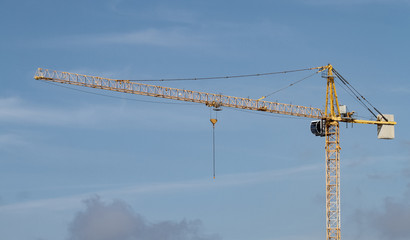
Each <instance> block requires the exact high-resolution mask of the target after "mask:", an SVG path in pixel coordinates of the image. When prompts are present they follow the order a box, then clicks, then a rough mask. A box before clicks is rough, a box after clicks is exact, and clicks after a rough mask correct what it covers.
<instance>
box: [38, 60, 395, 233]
mask: <svg viewBox="0 0 410 240" xmlns="http://www.w3.org/2000/svg"><path fill="white" fill-rule="evenodd" d="M311 69H318V72H323V73H325V75H324V77H325V78H327V87H326V105H325V110H324V111H323V110H322V109H319V108H312V107H305V106H299V105H292V104H285V103H278V102H270V101H262V100H261V99H263V98H261V99H249V98H241V97H232V96H227V95H222V94H213V93H206V92H198V91H191V90H185V89H178V88H169V87H163V86H157V85H149V84H143V83H138V82H134V81H130V80H117V79H109V78H102V77H95V76H88V75H82V74H75V73H68V72H61V71H54V70H48V69H42V68H39V69H38V70H37V72H36V74H35V76H34V78H35V79H36V80H45V81H51V82H57V83H63V84H71V85H77V86H84V87H91V88H98V89H104V90H110V91H117V92H124V93H132V94H138V95H144V96H152V97H160V98H166V99H173V100H179V101H187V102H194V103H202V104H205V105H206V106H208V107H214V108H220V107H232V108H240V109H247V110H254V111H263V112H270V113H276V114H284V115H290V116H297V117H305V118H313V119H319V121H315V122H316V123H317V124H318V126H319V128H318V129H316V128H315V129H316V130H318V131H319V132H318V133H316V135H317V136H322V137H325V142H326V143H325V151H326V239H327V240H340V239H341V232H340V228H341V226H340V225H341V223H340V222H341V218H340V149H341V148H340V133H339V122H350V123H360V124H376V125H377V126H378V131H380V128H382V127H383V126H391V127H393V126H394V125H395V124H396V122H394V121H393V120H390V119H387V118H386V117H385V116H383V115H381V117H380V118H379V117H378V119H377V121H371V120H360V119H354V118H352V117H351V114H352V113H348V114H347V117H346V116H342V114H341V111H340V108H339V103H338V98H337V93H336V87H335V82H334V78H335V76H334V75H333V66H332V65H330V64H329V65H327V66H322V67H316V68H311ZM326 74H327V75H326ZM312 123H313V122H312ZM213 124H214V123H213ZM311 127H312V126H311ZM311 130H312V132H313V129H312V128H311ZM321 131H323V132H321ZM393 136H394V132H393ZM387 138H392V137H387Z"/></svg>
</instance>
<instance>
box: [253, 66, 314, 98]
mask: <svg viewBox="0 0 410 240" xmlns="http://www.w3.org/2000/svg"><path fill="white" fill-rule="evenodd" d="M317 73H319V72H315V73H313V74H311V75H309V76H307V77H304V78H302V79H299V80H297V81H295V82H293V83H291V84H289V85H288V86H286V87H283V88H281V89H279V90H276V91H274V92H271V93H269V94H267V95H265V96H263V97H261V98H259V100H262V99H265V98H267V97H269V96H271V95H273V94H275V93H278V92H280V91H282V90H285V89H287V88H289V87H292V86H294V85H296V84H298V83H300V82H302V81H303V80H306V79H308V78H310V77H312V76H314V75H315V74H317Z"/></svg>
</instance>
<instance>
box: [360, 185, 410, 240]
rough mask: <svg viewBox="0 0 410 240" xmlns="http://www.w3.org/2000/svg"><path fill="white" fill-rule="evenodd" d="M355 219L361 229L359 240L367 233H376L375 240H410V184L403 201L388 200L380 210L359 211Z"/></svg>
mask: <svg viewBox="0 0 410 240" xmlns="http://www.w3.org/2000/svg"><path fill="white" fill-rule="evenodd" d="M354 217H355V218H354V221H356V222H357V226H358V228H359V234H358V238H357V239H363V236H364V235H368V234H367V233H376V236H374V238H373V239H382V240H387V239H389V240H405V239H410V184H409V185H408V186H407V192H406V193H405V194H404V197H403V198H402V199H400V200H395V199H392V198H386V199H385V200H384V203H383V206H382V207H381V208H380V209H372V210H357V211H356V213H355V214H354ZM364 239H366V238H364Z"/></svg>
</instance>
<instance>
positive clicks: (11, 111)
mask: <svg viewBox="0 0 410 240" xmlns="http://www.w3.org/2000/svg"><path fill="white" fill-rule="evenodd" d="M94 117H95V110H94V108H91V107H81V108H76V109H69V110H68V109H61V108H55V107H49V108H45V107H40V106H35V105H32V104H29V103H28V102H26V101H24V100H22V99H20V98H16V97H11V98H3V99H0V122H6V123H11V124H14V123H34V124H51V125H67V124H73V123H75V124H84V122H88V123H89V122H92V121H93V119H94ZM84 120H86V121H84Z"/></svg>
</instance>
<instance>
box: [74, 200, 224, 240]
mask: <svg viewBox="0 0 410 240" xmlns="http://www.w3.org/2000/svg"><path fill="white" fill-rule="evenodd" d="M84 203H85V205H86V209H85V211H81V212H79V213H77V215H76V216H75V217H74V219H73V221H72V222H71V223H70V225H69V237H68V240H219V239H221V238H220V237H219V236H218V235H216V234H212V235H206V234H203V233H201V227H202V223H201V221H200V220H193V221H188V220H182V221H180V222H173V221H161V222H158V223H150V222H148V221H147V220H146V219H145V218H143V217H142V216H140V215H139V214H137V213H135V212H134V211H133V210H132V208H131V207H130V206H129V205H128V204H126V203H125V202H123V201H121V200H115V201H113V202H112V203H110V204H107V203H104V202H103V201H101V199H100V198H99V197H98V196H97V197H92V198H90V199H87V200H85V201H84Z"/></svg>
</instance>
